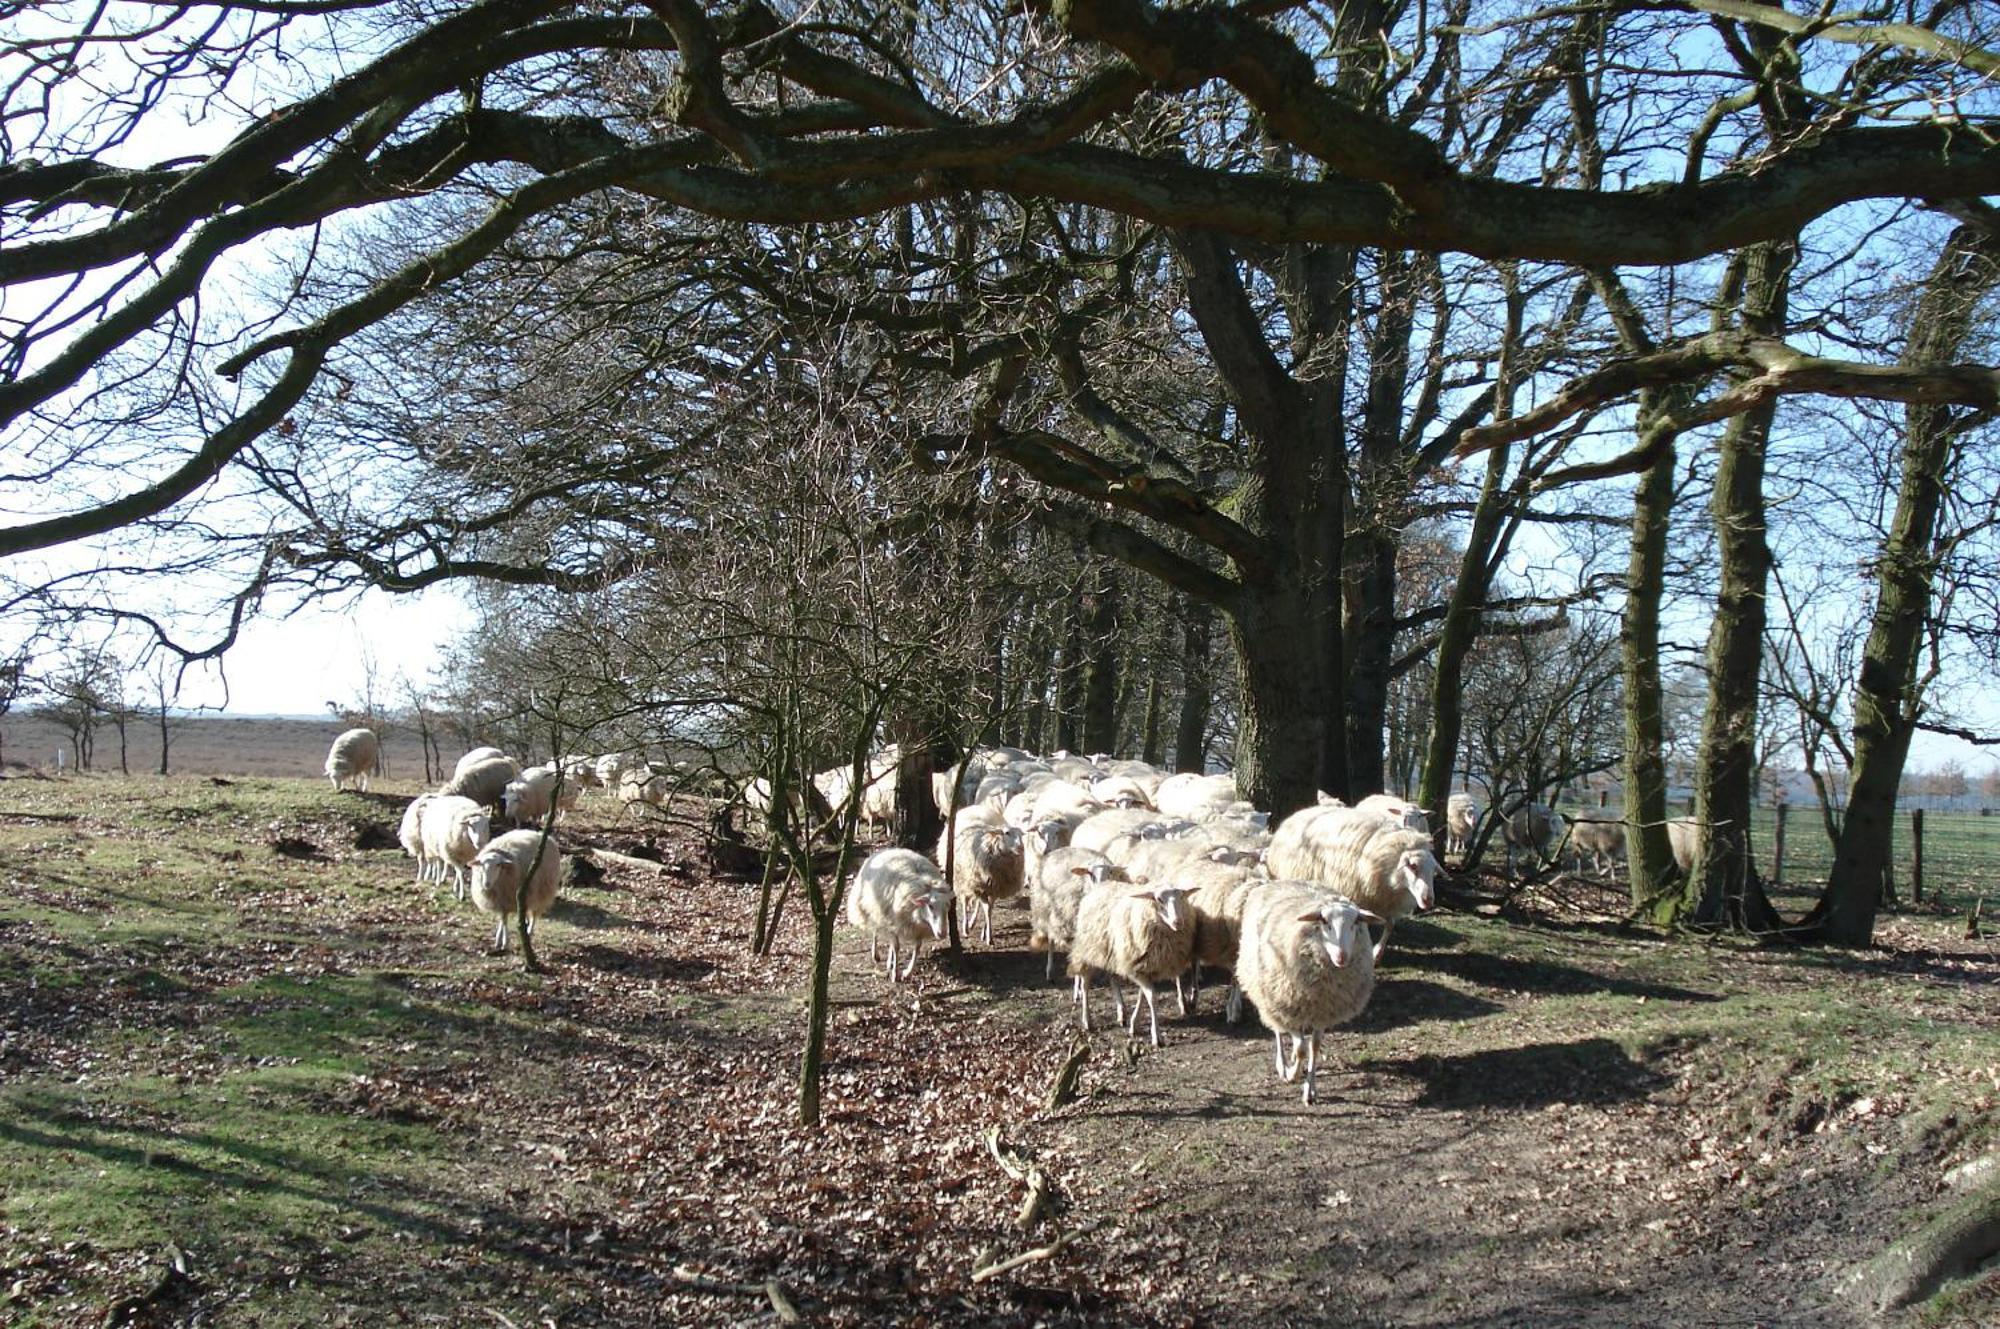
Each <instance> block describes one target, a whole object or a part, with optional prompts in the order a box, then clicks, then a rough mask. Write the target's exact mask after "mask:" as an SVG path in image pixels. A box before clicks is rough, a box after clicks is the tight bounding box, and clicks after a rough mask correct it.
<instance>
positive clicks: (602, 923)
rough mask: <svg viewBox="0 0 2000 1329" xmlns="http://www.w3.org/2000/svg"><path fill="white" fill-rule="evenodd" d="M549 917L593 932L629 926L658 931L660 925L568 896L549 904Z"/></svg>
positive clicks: (643, 930) (637, 929) (634, 929)
mask: <svg viewBox="0 0 2000 1329" xmlns="http://www.w3.org/2000/svg"><path fill="white" fill-rule="evenodd" d="M549 917H550V918H553V919H554V920H555V921H556V922H558V923H567V924H568V925H569V926H571V927H573V928H585V929H588V930H590V931H593V932H603V931H609V930H611V929H616V928H630V929H631V930H632V931H634V932H658V931H659V930H660V925H659V924H657V923H649V922H645V921H643V920H641V919H637V918H627V917H626V916H625V915H623V914H614V913H612V912H611V911H610V910H609V909H604V908H601V907H599V906H597V905H594V904H587V903H585V902H584V901H582V900H578V899H575V898H573V897H570V896H558V897H557V899H556V902H555V903H554V904H552V905H550V906H549Z"/></svg>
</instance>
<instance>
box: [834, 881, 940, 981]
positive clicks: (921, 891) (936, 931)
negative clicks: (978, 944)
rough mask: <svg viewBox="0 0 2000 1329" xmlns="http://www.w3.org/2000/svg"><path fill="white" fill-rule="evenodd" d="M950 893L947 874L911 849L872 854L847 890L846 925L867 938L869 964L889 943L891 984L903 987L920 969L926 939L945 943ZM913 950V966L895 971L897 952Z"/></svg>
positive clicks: (910, 960)
mask: <svg viewBox="0 0 2000 1329" xmlns="http://www.w3.org/2000/svg"><path fill="white" fill-rule="evenodd" d="M950 904H951V892H950V891H948V890H946V889H945V884H944V874H942V873H940V872H939V871H938V870H937V866H936V865H935V864H934V863H932V862H931V861H930V860H929V859H927V858H925V857H924V856H923V855H922V854H919V853H917V852H916V851H915V850H912V849H883V850H880V851H879V852H877V853H873V854H870V855H869V856H868V861H867V862H865V863H863V864H862V865H861V869H860V871H858V872H856V873H855V874H854V882H853V884H852V885H851V886H849V887H848V895H847V921H848V922H849V923H851V924H853V925H854V926H855V927H857V928H860V929H862V930H863V931H864V932H866V933H867V934H868V958H869V959H870V960H874V959H877V958H879V955H878V948H879V943H880V942H881V941H882V940H884V939H885V938H886V939H887V941H888V943H889V981H890V982H892V983H897V982H901V981H902V980H903V979H905V978H908V977H909V976H910V972H911V971H912V970H914V969H915V968H916V967H917V959H918V957H920V956H921V955H922V954H923V950H924V942H925V940H926V939H927V938H934V939H936V940H938V941H943V940H944V938H945V933H946V920H945V910H946V909H947V908H949V907H950ZM902 946H908V947H909V948H910V958H909V963H908V964H906V965H904V966H903V967H902V970H901V972H900V973H899V972H898V971H897V960H898V958H899V956H898V950H899V948H900V947H902Z"/></svg>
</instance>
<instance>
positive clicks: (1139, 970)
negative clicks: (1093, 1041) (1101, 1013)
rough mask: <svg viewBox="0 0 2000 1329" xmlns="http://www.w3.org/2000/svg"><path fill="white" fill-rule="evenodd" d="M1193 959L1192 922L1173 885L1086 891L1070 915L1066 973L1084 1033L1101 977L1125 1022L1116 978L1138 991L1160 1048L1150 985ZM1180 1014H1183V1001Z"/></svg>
mask: <svg viewBox="0 0 2000 1329" xmlns="http://www.w3.org/2000/svg"><path fill="white" fill-rule="evenodd" d="M1193 957H1194V919H1193V917H1192V915H1191V913H1190V912H1189V910H1188V907H1187V892H1186V891H1184V890H1182V889H1181V888H1180V887H1178V886H1148V887H1145V888H1143V889H1139V890H1133V889H1130V888H1128V887H1111V886H1106V888H1105V889H1102V890H1092V891H1086V892H1085V894H1084V897H1083V900H1082V902H1081V903H1080V904H1079V905H1078V906H1077V912H1076V939H1075V942H1074V944H1073V945H1072V946H1071V948H1070V953H1069V973H1070V977H1071V978H1072V979H1074V980H1075V992H1076V997H1077V1000H1078V1003H1079V1004H1080V1006H1081V1008H1082V1019H1083V1028H1084V1032H1086V1033H1088V1032H1089V1031H1090V985H1091V983H1092V982H1093V981H1094V980H1095V979H1096V978H1097V976H1098V975H1100V974H1102V975H1104V976H1105V978H1106V979H1107V980H1109V981H1110V983H1111V998H1112V1001H1113V1003H1114V1005H1115V1008H1116V1010H1117V1014H1118V1019H1119V1023H1120V1024H1124V1022H1125V1008H1124V1002H1123V1000H1122V998H1121V997H1120V996H1119V993H1118V980H1119V979H1121V978H1122V979H1124V980H1125V981H1126V982H1128V983H1131V984H1132V985H1133V986H1134V987H1136V988H1137V989H1138V994H1137V996H1138V997H1139V998H1143V999H1144V1001H1145V1006H1146V1013H1147V1016H1148V1018H1149V1022H1150V1025H1151V1034H1150V1037H1151V1040H1152V1044H1153V1046H1154V1047H1158V1046H1159V1045H1160V1013H1159V1007H1158V1004H1157V1002H1156V1000H1155V996H1154V985H1155V984H1157V983H1160V982H1163V981H1165V980H1167V979H1178V978H1179V977H1180V975H1181V974H1182V973H1183V972H1184V971H1185V970H1186V969H1187V967H1188V964H1189V962H1190V961H1191V960H1192V959H1193ZM1181 1014H1183V1015H1185V1014H1187V1010H1186V1007H1185V1003H1183V1007H1182V1010H1181ZM1126 1032H1127V1033H1129V1034H1131V1035H1132V1036H1133V1037H1137V1036H1138V1032H1139V1003H1138V1000H1136V999H1135V1000H1134V1002H1133V1005H1132V1022H1131V1024H1130V1025H1129V1026H1127V1030H1126Z"/></svg>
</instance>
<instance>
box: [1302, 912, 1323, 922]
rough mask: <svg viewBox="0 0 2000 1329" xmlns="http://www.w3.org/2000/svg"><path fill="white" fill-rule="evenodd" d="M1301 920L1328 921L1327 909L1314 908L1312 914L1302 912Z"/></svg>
mask: <svg viewBox="0 0 2000 1329" xmlns="http://www.w3.org/2000/svg"><path fill="white" fill-rule="evenodd" d="M1299 922H1301V923H1324V922H1326V911H1325V910H1323V909H1315V910H1313V911H1312V912H1311V913H1310V914H1300V915H1299Z"/></svg>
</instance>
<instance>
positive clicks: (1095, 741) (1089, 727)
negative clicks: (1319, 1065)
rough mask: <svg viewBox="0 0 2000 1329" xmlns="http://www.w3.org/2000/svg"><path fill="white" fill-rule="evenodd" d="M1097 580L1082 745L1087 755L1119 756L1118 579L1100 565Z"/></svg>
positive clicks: (1092, 603) (1091, 614)
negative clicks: (1102, 753)
mask: <svg viewBox="0 0 2000 1329" xmlns="http://www.w3.org/2000/svg"><path fill="white" fill-rule="evenodd" d="M1095 581H1096V586H1095V588H1094V589H1093V590H1092V592H1091V594H1090V600H1089V609H1088V616H1087V618H1086V620H1085V621H1086V628H1085V632H1086V636H1087V641H1086V644H1085V645H1084V661H1083V717H1082V724H1081V727H1080V737H1081V740H1082V744H1081V746H1082V750H1083V751H1085V752H1091V753H1098V752H1105V753H1116V752H1117V750H1118V676H1119V664H1120V661H1119V656H1120V654H1121V650H1122V647H1123V645H1124V643H1123V642H1122V641H1121V640H1120V639H1119V636H1118V578H1117V576H1116V574H1115V573H1114V572H1113V571H1112V569H1110V568H1108V567H1103V566H1100V567H1099V568H1098V569H1097V572H1096V576H1095ZM1063 746H1065V747H1068V746H1070V745H1069V744H1064V745H1063Z"/></svg>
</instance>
